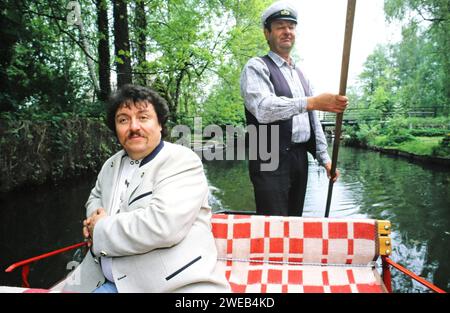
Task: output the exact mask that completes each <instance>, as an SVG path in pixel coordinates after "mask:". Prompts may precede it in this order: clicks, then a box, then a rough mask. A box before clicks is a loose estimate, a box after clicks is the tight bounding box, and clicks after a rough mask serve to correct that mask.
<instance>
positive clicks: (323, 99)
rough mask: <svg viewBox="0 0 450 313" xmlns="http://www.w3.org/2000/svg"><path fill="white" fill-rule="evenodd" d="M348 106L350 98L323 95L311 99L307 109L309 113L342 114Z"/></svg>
mask: <svg viewBox="0 0 450 313" xmlns="http://www.w3.org/2000/svg"><path fill="white" fill-rule="evenodd" d="M347 105H348V98H347V97H346V96H340V95H334V94H331V93H322V94H320V95H317V96H314V97H309V98H308V104H307V106H306V109H307V110H308V111H312V110H317V111H327V112H334V113H342V112H344V110H345V109H346V108H347Z"/></svg>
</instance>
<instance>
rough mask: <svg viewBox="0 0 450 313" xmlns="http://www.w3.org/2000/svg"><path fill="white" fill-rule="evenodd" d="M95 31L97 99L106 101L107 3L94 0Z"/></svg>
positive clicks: (108, 86) (108, 74)
mask: <svg viewBox="0 0 450 313" xmlns="http://www.w3.org/2000/svg"><path fill="white" fill-rule="evenodd" d="M95 5H96V9H97V30H98V45H97V53H98V78H99V83H100V93H99V96H98V98H99V99H100V100H101V101H106V99H107V98H108V95H109V94H110V93H111V67H110V63H109V62H110V53H109V27H108V3H107V2H106V0H96V2H95Z"/></svg>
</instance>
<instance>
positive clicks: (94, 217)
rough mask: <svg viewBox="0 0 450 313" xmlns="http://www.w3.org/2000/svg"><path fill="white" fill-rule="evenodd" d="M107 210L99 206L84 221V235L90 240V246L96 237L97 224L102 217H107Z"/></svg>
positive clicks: (86, 239)
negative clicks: (95, 228)
mask: <svg viewBox="0 0 450 313" xmlns="http://www.w3.org/2000/svg"><path fill="white" fill-rule="evenodd" d="M106 216H107V214H106V211H105V209H103V208H98V209H97V210H96V211H95V212H94V213H92V214H91V216H89V217H88V218H87V219H85V220H84V221H83V236H84V238H85V241H87V242H88V247H90V246H92V239H93V238H94V227H95V224H96V223H97V222H98V221H99V220H100V219H102V218H104V217H106Z"/></svg>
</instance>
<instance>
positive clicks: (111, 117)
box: [106, 84, 169, 138]
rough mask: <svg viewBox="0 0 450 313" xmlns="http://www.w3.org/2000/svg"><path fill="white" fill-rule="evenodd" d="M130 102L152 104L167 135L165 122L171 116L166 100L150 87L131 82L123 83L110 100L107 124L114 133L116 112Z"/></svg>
mask: <svg viewBox="0 0 450 313" xmlns="http://www.w3.org/2000/svg"><path fill="white" fill-rule="evenodd" d="M130 102H131V103H133V104H136V103H138V102H148V103H150V104H152V105H153V108H154V109H155V112H156V115H157V116H158V122H159V124H160V125H161V128H162V131H161V136H162V137H163V138H164V137H165V136H166V135H167V128H166V127H165V124H166V121H167V118H168V116H169V109H168V107H167V102H166V100H164V98H163V97H161V96H160V95H159V94H158V93H157V92H156V91H154V90H152V89H150V88H147V87H142V86H137V85H131V84H127V85H123V86H122V87H120V88H119V89H117V90H116V91H115V92H114V93H113V94H112V95H111V96H110V98H109V100H108V106H107V111H106V125H107V126H108V127H109V129H111V130H112V131H113V132H114V134H115V133H116V112H117V110H118V109H119V108H120V107H121V106H123V105H127V104H128V105H129V103H130Z"/></svg>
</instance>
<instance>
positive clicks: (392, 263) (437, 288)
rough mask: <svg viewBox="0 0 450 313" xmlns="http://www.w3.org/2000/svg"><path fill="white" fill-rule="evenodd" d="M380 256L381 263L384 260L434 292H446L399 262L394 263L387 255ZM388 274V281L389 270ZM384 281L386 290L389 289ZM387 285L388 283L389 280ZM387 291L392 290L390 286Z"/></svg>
mask: <svg viewBox="0 0 450 313" xmlns="http://www.w3.org/2000/svg"><path fill="white" fill-rule="evenodd" d="M382 258H383V264H384V262H386V263H387V264H389V265H391V266H393V267H394V268H396V269H398V270H399V271H401V272H402V273H404V274H406V275H407V276H409V277H411V278H412V279H414V280H416V281H418V282H419V283H421V284H422V285H424V286H426V287H427V288H429V289H431V290H433V291H434V292H437V293H447V292H445V291H444V290H442V289H441V288H439V287H437V286H435V285H433V284H432V283H430V282H429V281H427V280H425V279H423V278H422V277H420V276H418V275H416V274H414V273H413V272H411V271H410V270H408V269H406V268H404V267H403V266H401V265H400V264H397V263H395V262H394V261H392V260H391V259H389V258H388V257H382ZM389 265H387V267H389ZM384 269H385V268H384V266H383V274H384V273H385V271H384ZM387 271H389V269H387ZM388 276H389V281H390V272H389V275H388ZM384 279H385V277H383V280H384ZM384 282H385V285H386V288H388V290H389V287H390V286H389V287H388V285H387V284H386V281H384ZM389 285H390V282H389ZM389 292H392V288H391V290H390V291H389Z"/></svg>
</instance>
